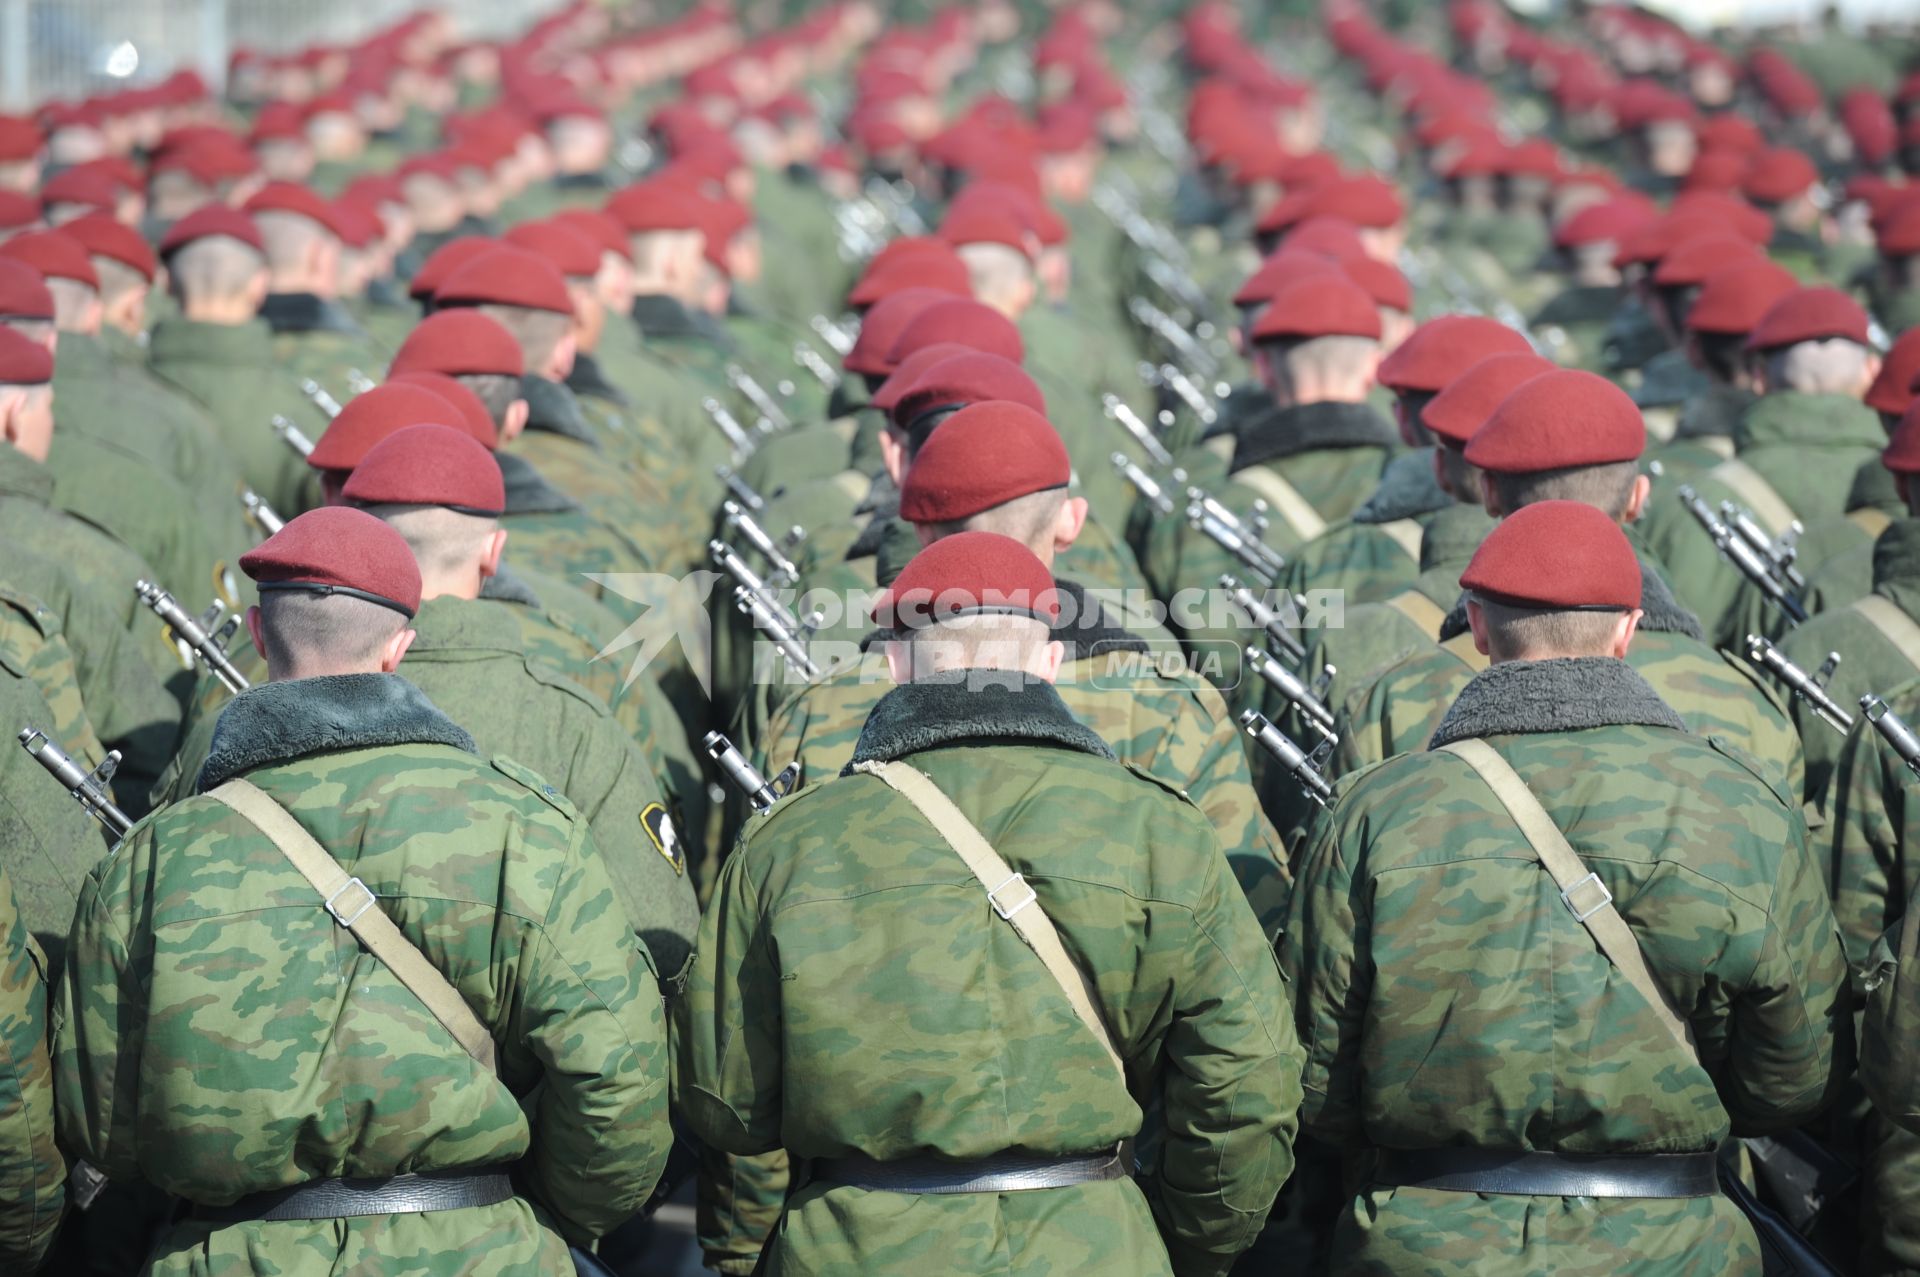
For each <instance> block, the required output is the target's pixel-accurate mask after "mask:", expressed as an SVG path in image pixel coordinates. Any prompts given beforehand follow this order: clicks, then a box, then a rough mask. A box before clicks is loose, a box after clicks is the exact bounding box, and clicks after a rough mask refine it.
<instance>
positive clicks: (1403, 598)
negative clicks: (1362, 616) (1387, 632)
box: [1387, 590, 1479, 656]
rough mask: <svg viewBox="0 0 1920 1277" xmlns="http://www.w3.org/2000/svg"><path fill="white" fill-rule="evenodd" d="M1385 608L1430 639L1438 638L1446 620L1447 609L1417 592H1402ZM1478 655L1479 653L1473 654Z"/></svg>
mask: <svg viewBox="0 0 1920 1277" xmlns="http://www.w3.org/2000/svg"><path fill="white" fill-rule="evenodd" d="M1387 606H1388V607H1390V608H1392V609H1393V610H1394V611H1396V612H1398V613H1399V614H1400V615H1402V616H1404V617H1406V618H1407V619H1408V620H1409V621H1412V622H1413V623H1414V624H1415V625H1417V626H1419V627H1420V632H1421V633H1422V634H1424V635H1426V636H1427V637H1428V638H1430V639H1437V638H1439V637H1440V626H1441V625H1442V624H1443V623H1444V622H1445V621H1446V619H1447V609H1445V608H1443V607H1441V606H1440V605H1439V604H1438V603H1435V602H1434V601H1433V600H1432V599H1430V598H1428V597H1427V596H1426V595H1424V594H1422V593H1421V592H1420V591H1418V590H1402V591H1400V593H1398V594H1396V595H1394V596H1393V597H1392V598H1390V599H1388V600H1387ZM1474 655H1476V656H1477V655H1479V653H1477V652H1476V653H1474Z"/></svg>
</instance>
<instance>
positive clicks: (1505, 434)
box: [1467, 369, 1647, 474]
mask: <svg viewBox="0 0 1920 1277" xmlns="http://www.w3.org/2000/svg"><path fill="white" fill-rule="evenodd" d="M1646 447H1647V426H1646V422H1644V421H1643V420H1641V417H1640V409H1639V408H1638V407H1637V406H1635V404H1634V402H1633V400H1632V399H1631V398H1629V397H1628V395H1627V392H1626V391H1624V390H1622V389H1620V387H1618V386H1616V385H1614V384H1613V383H1612V382H1610V381H1608V380H1607V379H1606V378H1605V377H1601V376H1598V375H1596V374H1594V373H1590V372H1578V371H1575V370H1573V369H1559V370H1557V371H1554V372H1548V373H1542V374H1541V375H1540V376H1538V377H1532V378H1529V379H1528V380H1526V381H1523V382H1521V383H1520V385H1518V386H1516V387H1515V388H1514V390H1513V391H1512V393H1510V394H1509V395H1508V396H1507V397H1506V398H1505V399H1502V400H1501V401H1500V406H1499V407H1497V408H1495V409H1494V410H1493V413H1492V415H1491V416H1489V417H1488V418H1487V422H1486V424H1485V425H1483V426H1481V427H1480V429H1478V430H1476V431H1474V433H1473V438H1472V439H1470V440H1468V441H1467V461H1468V462H1469V463H1470V464H1472V465H1474V466H1476V467H1478V468H1479V469H1481V470H1485V471H1487V472H1489V473H1491V474H1538V473H1539V472H1540V471H1542V470H1566V469H1569V468H1572V467H1575V466H1604V465H1612V464H1614V463H1616V462H1620V461H1637V460H1639V457H1640V454H1641V453H1642V452H1644V451H1646Z"/></svg>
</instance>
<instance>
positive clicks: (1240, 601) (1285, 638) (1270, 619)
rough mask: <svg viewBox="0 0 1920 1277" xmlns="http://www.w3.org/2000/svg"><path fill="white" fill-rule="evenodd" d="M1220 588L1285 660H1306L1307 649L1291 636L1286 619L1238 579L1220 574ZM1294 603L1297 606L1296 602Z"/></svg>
mask: <svg viewBox="0 0 1920 1277" xmlns="http://www.w3.org/2000/svg"><path fill="white" fill-rule="evenodd" d="M1220 588H1221V589H1223V590H1225V591H1226V592H1227V597H1228V598H1229V599H1231V600H1232V601H1233V605H1234V606H1235V607H1237V608H1239V609H1240V610H1241V611H1242V612H1245V613H1246V614H1247V617H1248V619H1249V620H1250V621H1252V622H1253V624H1254V625H1257V626H1259V627H1260V629H1262V630H1264V631H1265V632H1266V635H1267V637H1268V638H1269V639H1272V640H1273V642H1274V643H1276V644H1277V645H1278V646H1279V648H1280V650H1281V651H1282V652H1283V653H1285V654H1286V656H1287V659H1289V660H1291V661H1292V662H1293V663H1294V664H1295V665H1298V664H1299V663H1300V662H1301V661H1304V660H1306V659H1307V649H1306V648H1305V647H1304V646H1302V645H1301V642H1300V640H1299V639H1297V638H1295V637H1294V636H1293V631H1292V630H1291V629H1289V628H1288V626H1287V621H1286V618H1285V617H1284V616H1282V615H1281V614H1280V613H1279V612H1276V611H1274V610H1273V609H1272V608H1270V607H1268V606H1267V605H1266V603H1265V602H1264V601H1263V600H1262V599H1261V598H1260V596H1259V595H1258V594H1255V593H1254V592H1253V591H1252V590H1251V589H1249V588H1247V586H1245V585H1243V584H1242V583H1241V582H1240V579H1239V578H1238V577H1235V576H1232V575H1230V574H1228V573H1225V572H1222V573H1221V574H1220ZM1294 602H1295V604H1296V606H1297V605H1298V600H1295V601H1294Z"/></svg>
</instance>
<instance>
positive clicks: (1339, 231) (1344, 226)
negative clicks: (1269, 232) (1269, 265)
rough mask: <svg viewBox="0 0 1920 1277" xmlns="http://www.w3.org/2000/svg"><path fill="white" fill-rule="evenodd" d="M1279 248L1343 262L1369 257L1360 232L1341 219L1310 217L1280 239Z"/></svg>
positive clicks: (1350, 223) (1296, 224)
mask: <svg viewBox="0 0 1920 1277" xmlns="http://www.w3.org/2000/svg"><path fill="white" fill-rule="evenodd" d="M1279 246H1280V247H1281V248H1283V249H1287V248H1292V249H1298V250H1299V251H1301V252H1303V253H1317V254H1319V255H1320V256H1322V257H1331V258H1334V259H1336V260H1339V261H1347V260H1349V259H1352V258H1356V257H1365V256H1366V255H1367V250H1366V249H1365V248H1364V247H1362V246H1361V244H1360V232H1359V231H1357V230H1355V229H1354V226H1353V223H1352V222H1349V221H1347V220H1346V219H1345V218H1340V217H1309V218H1307V219H1306V220H1305V221H1303V222H1297V223H1295V224H1294V226H1293V228H1292V229H1291V230H1289V231H1288V232H1287V233H1286V234H1285V235H1282V236H1281V237H1280V245H1279Z"/></svg>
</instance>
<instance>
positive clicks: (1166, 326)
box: [1127, 297, 1220, 377]
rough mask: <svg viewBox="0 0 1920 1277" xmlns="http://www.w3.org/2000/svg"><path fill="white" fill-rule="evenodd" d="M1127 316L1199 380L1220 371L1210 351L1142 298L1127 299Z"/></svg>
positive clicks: (1164, 313) (1216, 360) (1172, 318)
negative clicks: (1196, 374)
mask: <svg viewBox="0 0 1920 1277" xmlns="http://www.w3.org/2000/svg"><path fill="white" fill-rule="evenodd" d="M1127 313H1128V314H1129V315H1131V316H1133V319H1134V322H1135V323H1137V324H1139V325H1140V326H1141V327H1142V328H1145V329H1146V330H1147V331H1148V332H1150V333H1152V334H1153V335H1154V336H1156V337H1158V338H1159V339H1160V340H1161V341H1162V342H1163V343H1164V344H1165V345H1166V347H1167V349H1169V350H1171V351H1172V352H1173V353H1174V354H1175V355H1176V356H1178V357H1179V359H1180V360H1181V361H1182V362H1183V363H1185V364H1186V365H1187V367H1189V368H1191V369H1193V371H1194V372H1196V373H1198V374H1199V375H1200V376H1202V377H1212V376H1214V375H1215V374H1217V373H1218V372H1219V371H1220V361H1219V360H1218V359H1217V358H1215V357H1214V354H1213V352H1212V351H1210V350H1208V349H1207V348H1206V347H1204V346H1202V345H1201V344H1200V343H1199V341H1198V340H1196V339H1195V338H1194V336H1193V334H1192V333H1190V332H1188V331H1187V330H1186V329H1185V328H1183V327H1181V326H1180V322H1179V321H1178V320H1176V319H1175V318H1174V317H1173V316H1172V315H1169V314H1168V313H1167V312H1166V311H1164V310H1161V309H1160V308H1159V307H1158V306H1156V305H1154V304H1153V303H1152V302H1150V301H1148V300H1147V299H1146V298H1144V297H1129V298H1127Z"/></svg>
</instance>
